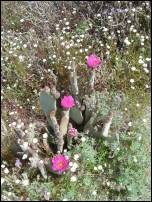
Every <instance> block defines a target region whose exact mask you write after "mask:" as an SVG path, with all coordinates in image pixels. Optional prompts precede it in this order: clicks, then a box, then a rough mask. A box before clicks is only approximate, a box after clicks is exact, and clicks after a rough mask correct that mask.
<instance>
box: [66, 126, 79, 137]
mask: <svg viewBox="0 0 152 202" xmlns="http://www.w3.org/2000/svg"><path fill="white" fill-rule="evenodd" d="M67 135H68V136H70V137H76V136H77V135H78V131H77V129H76V128H69V130H68V132H67Z"/></svg>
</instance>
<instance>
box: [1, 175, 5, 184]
mask: <svg viewBox="0 0 152 202" xmlns="http://www.w3.org/2000/svg"><path fill="white" fill-rule="evenodd" d="M4 182H5V179H4V178H3V177H2V178H1V185H2V184H3V183H4Z"/></svg>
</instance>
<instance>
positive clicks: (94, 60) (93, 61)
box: [87, 54, 101, 69]
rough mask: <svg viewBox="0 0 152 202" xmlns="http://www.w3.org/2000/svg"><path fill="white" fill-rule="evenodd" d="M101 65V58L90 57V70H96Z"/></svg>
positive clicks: (88, 59) (93, 55)
mask: <svg viewBox="0 0 152 202" xmlns="http://www.w3.org/2000/svg"><path fill="white" fill-rule="evenodd" d="M100 64H101V61H100V58H98V57H97V56H96V55H95V54H92V55H90V56H88V58H87V65H88V67H89V68H91V69H94V68H97V67H98V66H99V65H100Z"/></svg>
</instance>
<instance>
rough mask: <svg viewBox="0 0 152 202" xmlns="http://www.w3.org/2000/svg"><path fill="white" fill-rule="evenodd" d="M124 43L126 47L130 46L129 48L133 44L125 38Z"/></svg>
mask: <svg viewBox="0 0 152 202" xmlns="http://www.w3.org/2000/svg"><path fill="white" fill-rule="evenodd" d="M124 43H125V44H126V45H128V46H129V45H130V44H131V43H130V41H129V40H128V37H127V38H125V40H124Z"/></svg>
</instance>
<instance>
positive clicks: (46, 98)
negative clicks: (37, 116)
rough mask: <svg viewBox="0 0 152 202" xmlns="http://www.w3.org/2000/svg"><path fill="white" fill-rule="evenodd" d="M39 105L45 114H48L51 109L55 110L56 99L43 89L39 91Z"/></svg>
mask: <svg viewBox="0 0 152 202" xmlns="http://www.w3.org/2000/svg"><path fill="white" fill-rule="evenodd" d="M40 106H41V109H42V110H43V112H44V113H45V114H49V113H50V112H51V111H53V110H56V100H55V99H54V98H53V96H51V95H50V94H48V93H47V92H45V91H42V92H41V93H40Z"/></svg>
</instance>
